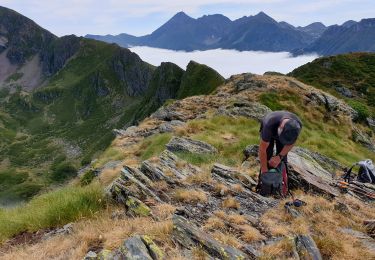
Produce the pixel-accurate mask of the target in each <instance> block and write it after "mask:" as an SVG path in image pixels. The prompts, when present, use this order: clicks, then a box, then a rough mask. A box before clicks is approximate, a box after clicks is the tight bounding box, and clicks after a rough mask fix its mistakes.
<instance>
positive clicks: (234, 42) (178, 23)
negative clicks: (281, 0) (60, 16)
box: [86, 12, 324, 51]
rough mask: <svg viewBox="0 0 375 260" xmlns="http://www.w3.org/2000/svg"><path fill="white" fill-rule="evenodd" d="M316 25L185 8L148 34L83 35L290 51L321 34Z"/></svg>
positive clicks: (128, 42) (180, 46)
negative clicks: (193, 13)
mask: <svg viewBox="0 0 375 260" xmlns="http://www.w3.org/2000/svg"><path fill="white" fill-rule="evenodd" d="M321 26H323V27H324V25H322V24H320V26H318V27H319V28H317V26H315V27H314V28H311V25H310V27H309V26H307V27H298V28H295V27H293V26H291V25H290V26H285V23H283V22H281V23H278V22H277V21H275V20H274V19H272V18H271V17H269V16H268V15H267V14H265V13H264V12H260V13H259V14H257V15H254V16H245V17H242V18H240V19H237V20H234V21H231V20H230V19H229V18H227V17H225V16H223V15H220V14H215V15H205V16H202V17H200V18H197V19H194V18H192V17H190V16H188V15H187V14H185V13H184V12H180V13H177V14H176V15H175V16H173V17H172V18H171V19H170V20H169V21H167V22H166V23H165V24H164V25H162V26H161V27H160V28H158V29H157V30H155V31H154V32H153V33H151V34H150V35H146V36H142V37H133V36H129V35H126V34H120V35H117V36H112V35H106V36H100V35H86V37H87V38H93V39H97V40H102V41H106V42H114V43H117V44H119V45H121V46H125V47H129V46H134V45H145V46H151V47H158V48H166V49H173V50H186V51H192V50H206V49H214V48H228V49H238V50H263V51H291V50H293V49H296V48H302V47H303V46H307V45H308V44H310V43H312V41H313V40H314V39H315V38H316V37H317V35H319V34H321V33H322V31H323V28H322V27H321Z"/></svg>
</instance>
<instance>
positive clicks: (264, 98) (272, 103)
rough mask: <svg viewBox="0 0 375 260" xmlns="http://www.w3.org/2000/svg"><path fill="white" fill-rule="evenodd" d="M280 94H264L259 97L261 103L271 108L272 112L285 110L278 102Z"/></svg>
mask: <svg viewBox="0 0 375 260" xmlns="http://www.w3.org/2000/svg"><path fill="white" fill-rule="evenodd" d="M277 95H278V94H276V93H272V92H270V93H262V94H261V95H260V97H259V100H260V102H261V103H262V104H263V105H265V106H267V107H269V108H270V109H271V110H272V111H277V110H281V109H283V106H282V105H281V104H280V103H279V101H278V96H277Z"/></svg>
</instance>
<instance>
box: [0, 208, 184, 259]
mask: <svg viewBox="0 0 375 260" xmlns="http://www.w3.org/2000/svg"><path fill="white" fill-rule="evenodd" d="M112 210H113V209H108V211H107V212H106V213H104V214H103V215H101V216H100V217H98V218H97V219H91V220H84V221H80V222H78V223H76V224H75V225H74V232H73V233H72V234H71V235H66V236H55V237H52V238H51V239H48V240H42V241H40V242H39V243H37V244H34V245H26V246H20V247H16V248H13V249H10V250H9V251H7V252H4V253H3V254H0V258H1V259H4V260H8V259H9V260H10V259H12V260H14V259H16V260H17V259H30V260H34V259H35V260H36V259H38V260H39V259H82V258H83V257H84V256H85V254H86V253H87V252H88V250H89V248H90V247H92V246H97V245H102V246H103V247H104V248H105V249H115V248H117V247H119V246H120V245H121V244H122V242H123V241H124V240H125V239H126V238H128V237H130V236H132V235H134V234H147V235H149V236H151V237H152V238H153V239H154V241H155V242H157V243H158V244H159V245H161V247H162V249H164V250H165V251H166V252H168V251H171V252H172V253H173V254H174V255H178V254H177V253H176V249H174V246H173V243H172V242H171V241H170V234H171V232H172V229H173V224H172V222H171V221H170V220H164V221H159V222H157V221H154V220H152V219H151V218H132V219H122V220H112V219H111V212H112Z"/></svg>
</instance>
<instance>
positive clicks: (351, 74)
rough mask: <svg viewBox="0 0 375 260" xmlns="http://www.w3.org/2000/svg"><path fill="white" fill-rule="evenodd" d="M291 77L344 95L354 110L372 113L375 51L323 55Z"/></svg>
mask: <svg viewBox="0 0 375 260" xmlns="http://www.w3.org/2000/svg"><path fill="white" fill-rule="evenodd" d="M289 75H290V76H293V77H296V78H297V79H299V80H301V81H302V82H304V83H307V84H310V85H313V86H316V87H319V88H322V89H324V90H326V91H329V92H331V93H332V94H335V95H339V96H340V97H341V98H345V99H346V100H347V101H348V102H349V104H351V105H352V106H353V107H354V108H355V109H357V110H358V109H361V110H368V111H367V112H366V113H367V116H371V114H373V113H374V107H375V54H373V53H352V54H344V55H337V56H330V57H323V58H319V59H316V60H314V61H313V62H310V63H307V64H306V65H303V66H301V67H299V68H297V69H295V70H293V71H292V72H291V73H290V74H289Z"/></svg>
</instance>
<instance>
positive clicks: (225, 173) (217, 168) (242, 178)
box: [211, 163, 257, 189]
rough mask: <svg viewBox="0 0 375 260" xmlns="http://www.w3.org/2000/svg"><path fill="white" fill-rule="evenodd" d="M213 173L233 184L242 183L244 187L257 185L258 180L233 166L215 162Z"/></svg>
mask: <svg viewBox="0 0 375 260" xmlns="http://www.w3.org/2000/svg"><path fill="white" fill-rule="evenodd" d="M211 172H212V174H217V175H219V176H220V177H222V178H224V179H227V180H228V181H229V182H231V183H233V184H241V185H242V186H244V187H247V188H249V189H251V187H255V186H256V185H257V182H256V181H254V180H253V178H251V177H250V176H248V175H247V174H244V173H242V172H239V171H237V170H235V169H233V168H231V167H228V166H225V165H222V164H219V163H215V164H214V166H213V167H212V170H211Z"/></svg>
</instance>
